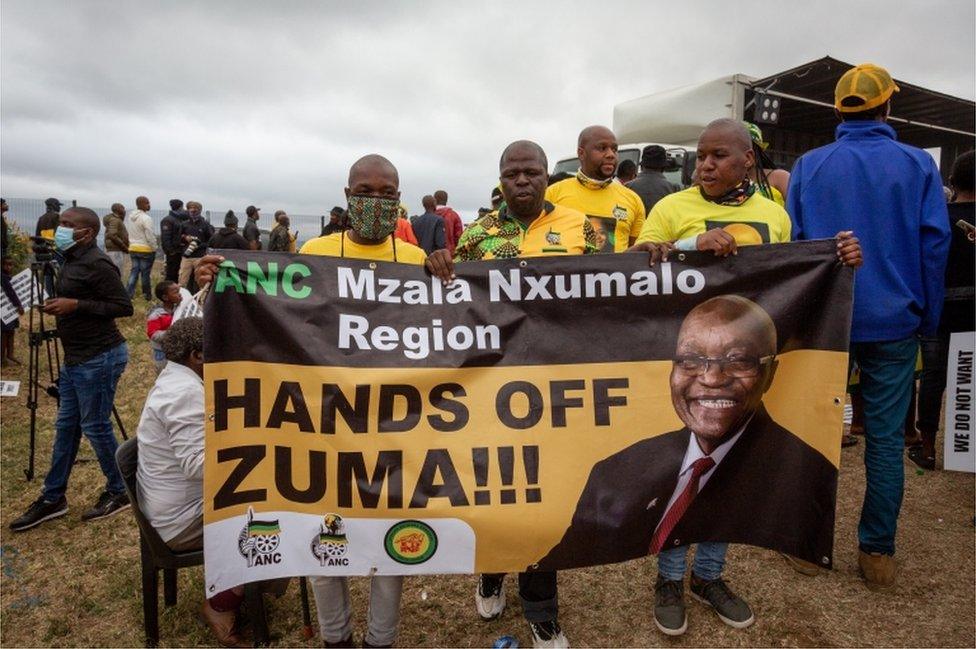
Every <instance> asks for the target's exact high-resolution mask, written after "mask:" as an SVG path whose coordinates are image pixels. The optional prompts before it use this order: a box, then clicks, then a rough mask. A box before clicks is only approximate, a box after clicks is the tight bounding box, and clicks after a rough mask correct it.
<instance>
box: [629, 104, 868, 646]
mask: <svg viewBox="0 0 976 649" xmlns="http://www.w3.org/2000/svg"><path fill="white" fill-rule="evenodd" d="M754 165H755V153H754V151H753V149H752V141H751V139H750V137H749V133H748V131H747V130H746V128H745V126H744V125H743V124H742V122H737V121H735V120H731V119H718V120H715V121H714V122H712V123H710V124H709V125H708V126H707V127H706V128H705V130H704V131H703V132H702V134H701V136H700V137H699V140H698V164H697V172H698V180H699V183H700V187H697V186H696V187H691V188H690V189H686V190H684V191H681V192H677V193H675V194H670V195H668V196H665V197H664V198H662V199H661V200H660V201H658V202H657V204H656V205H654V207H653V208H652V209H651V213H650V214H649V215H648V217H647V221H646V222H645V223H644V228H643V230H642V231H641V235H640V238H639V239H638V242H637V245H635V246H634V247H633V248H631V250H632V251H634V250H642V251H647V252H649V253H650V263H651V264H652V265H653V264H654V263H655V262H656V261H657V260H659V259H663V260H665V261H666V260H667V254H668V252H669V251H670V249H671V248H672V247H674V248H678V249H679V250H708V251H711V252H713V253H714V254H715V255H716V256H720V257H725V256H728V255H730V254H735V253H736V250H737V247H738V246H744V245H755V244H760V243H788V242H789V241H790V224H791V222H790V217H789V215H787V213H786V211H785V210H784V209H783V208H782V207H780V206H779V205H777V204H776V203H774V202H773V201H771V200H769V199H767V198H765V197H764V196H762V194H760V193H759V192H758V191H756V185H755V184H754V183H753V182H752V181H751V180H750V179H749V171H750V169H751V168H752V167H753V166H754ZM837 256H838V258H839V259H840V261H841V262H842V263H844V264H846V265H849V266H853V267H855V268H856V267H858V266H860V265H861V263H862V259H861V247H860V244H859V243H858V240H857V239H856V238H854V236H853V233H852V232H839V233H838V234H837ZM709 380H710V381H713V385H714V388H713V389H714V390H719V389H722V388H728V386H729V385H731V384H732V383H733V382H734V381H735V380H736V379H734V378H733V377H728V376H726V375H724V374H722V373H721V372H718V373H716V375H715V377H714V379H709ZM688 547H689V546H687V545H684V546H680V547H676V548H667V549H664V550H662V551H661V552H660V553H659V554H658V557H657V565H658V576H657V581H656V582H655V585H654V599H655V601H654V622H655V625H656V626H657V628H658V629H659V630H660V631H661V632H662V633H664V634H666V635H669V636H677V635H681V634H682V633H684V632H685V630H686V629H687V626H688V622H687V620H688V618H687V614H686V611H685V604H684V577H685V571H686V557H687V554H688ZM727 549H728V544H727V543H721V542H704V543H699V544H698V547H697V549H696V550H695V558H694V565H693V566H692V577H691V582H690V583H691V589H692V592H693V593H694V594H695V595H696V597H698V598H699V599H702V600H704V601H706V602H707V603H708V604H709V605H710V607H711V608H712V609H713V610H715V612H716V613H717V614H718V616H719V618H720V619H721V620H722V621H723V622H725V623H726V624H728V625H729V626H732V627H733V628H738V629H742V628H745V627H747V626H749V625H751V624H752V623H753V622H754V621H755V617H754V615H753V612H752V609H751V608H750V607H749V605H748V604H747V603H746V601H745V600H744V599H742V598H741V597H739V596H738V595H737V594H735V593H734V592H733V591H732V590H731V589H730V588H729V587H728V585H727V584H726V583H725V581H724V580H723V579H722V571H723V569H724V567H725V554H726V550H727ZM793 561H794V562H795V563H798V562H799V560H793ZM810 565H811V564H807V566H806V567H809V566H810Z"/></svg>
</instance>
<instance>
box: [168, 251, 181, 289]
mask: <svg viewBox="0 0 976 649" xmlns="http://www.w3.org/2000/svg"><path fill="white" fill-rule="evenodd" d="M181 261H183V253H181V252H174V253H173V254H169V253H167V254H166V280H167V281H170V282H178V281H179V279H180V262H181Z"/></svg>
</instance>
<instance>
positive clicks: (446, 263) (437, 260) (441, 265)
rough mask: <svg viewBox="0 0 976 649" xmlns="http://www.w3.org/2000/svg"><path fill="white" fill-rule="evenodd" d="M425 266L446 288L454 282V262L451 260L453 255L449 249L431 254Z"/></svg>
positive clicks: (442, 249)
mask: <svg viewBox="0 0 976 649" xmlns="http://www.w3.org/2000/svg"><path fill="white" fill-rule="evenodd" d="M424 265H425V266H426V267H427V270H428V271H430V274H431V275H433V276H434V277H436V278H437V279H439V280H441V283H442V284H444V285H445V286H447V285H448V284H450V283H451V282H453V281H454V260H453V259H451V253H450V252H448V251H447V248H441V249H440V250H435V251H434V252H432V253H430V254H429V255H428V256H427V261H426V262H424Z"/></svg>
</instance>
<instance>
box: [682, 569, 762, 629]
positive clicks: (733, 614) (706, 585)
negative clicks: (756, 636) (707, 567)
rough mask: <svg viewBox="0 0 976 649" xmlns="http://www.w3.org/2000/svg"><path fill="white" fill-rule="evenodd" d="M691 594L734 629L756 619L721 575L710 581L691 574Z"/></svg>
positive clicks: (745, 625) (742, 627) (747, 624)
mask: <svg viewBox="0 0 976 649" xmlns="http://www.w3.org/2000/svg"><path fill="white" fill-rule="evenodd" d="M691 596H692V597H694V598H695V599H697V600H698V601H699V602H701V603H702V604H705V605H706V606H711V607H712V608H714V609H715V613H717V614H718V616H719V618H720V619H721V620H722V621H723V622H725V623H726V624H728V625H729V626H731V627H733V628H736V629H744V628H746V627H747V626H750V625H751V624H752V623H753V622H755V621H756V617H755V616H754V615H753V614H752V609H751V608H749V605H748V604H746V601H745V600H744V599H742V598H741V597H739V596H738V595H736V594H735V593H733V592H732V590H731V589H730V588H729V587H728V585H727V584H726V583H725V582H724V581H723V580H722V578H721V577H719V578H718V579H713V580H711V581H705V580H704V579H700V578H699V577H698V576H696V575H695V574H694V573H692V574H691Z"/></svg>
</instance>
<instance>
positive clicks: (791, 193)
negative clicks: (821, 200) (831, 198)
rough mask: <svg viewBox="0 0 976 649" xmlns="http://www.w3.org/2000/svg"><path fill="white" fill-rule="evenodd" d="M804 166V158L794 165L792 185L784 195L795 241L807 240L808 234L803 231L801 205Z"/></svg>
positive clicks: (791, 177)
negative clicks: (801, 177) (801, 181)
mask: <svg viewBox="0 0 976 649" xmlns="http://www.w3.org/2000/svg"><path fill="white" fill-rule="evenodd" d="M802 164H803V158H800V159H799V160H797V161H796V163H794V165H793V173H792V174H790V184H789V186H788V187H787V191H786V192H785V193H784V194H783V197H784V198H785V199H786V212H787V213H788V214H789V215H790V221H791V222H792V223H793V231H792V232H791V233H790V236H791V238H792V239H793V241H801V240H803V239H805V238H806V233H805V232H804V231H803V208H802V206H801V205H800V196H801V194H802V193H803V192H802V188H801V187H800V176H801V175H802V174H801V173H800V170H801V168H802Z"/></svg>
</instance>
